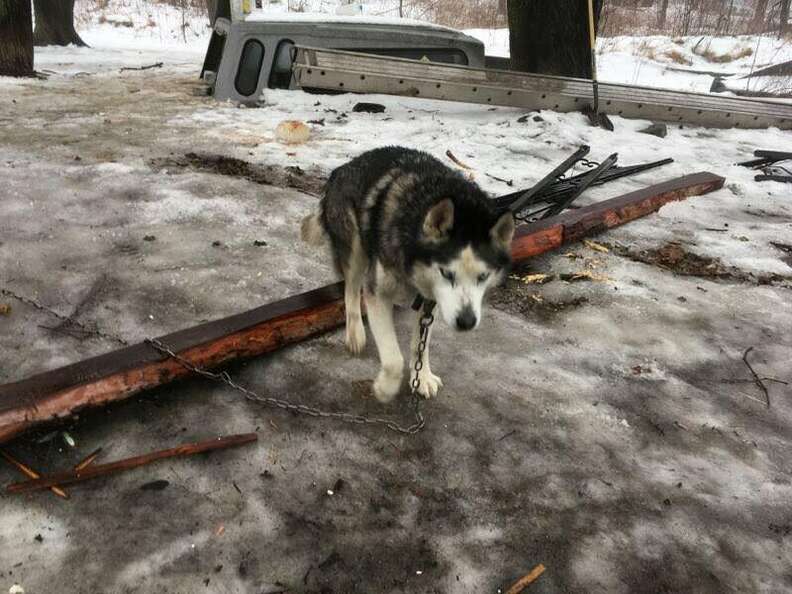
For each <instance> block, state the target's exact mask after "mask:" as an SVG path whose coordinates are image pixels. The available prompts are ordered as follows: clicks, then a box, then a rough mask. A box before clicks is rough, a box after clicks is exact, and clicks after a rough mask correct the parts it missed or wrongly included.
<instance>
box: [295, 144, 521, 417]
mask: <svg viewBox="0 0 792 594" xmlns="http://www.w3.org/2000/svg"><path fill="white" fill-rule="evenodd" d="M513 233H514V220H513V218H512V215H511V214H510V213H506V214H503V215H499V214H498V213H497V212H496V210H495V208H494V206H493V205H492V203H491V201H490V200H489V199H488V198H487V196H486V195H485V194H484V192H483V191H482V190H481V189H480V188H479V187H478V186H477V185H476V184H475V183H473V182H471V181H469V180H467V179H465V178H464V177H463V176H462V175H461V174H459V173H457V172H456V171H453V170H451V169H449V168H448V167H446V166H445V165H444V164H443V163H441V162H440V161H438V160H437V159H435V158H434V157H432V156H431V155H428V154H427V153H423V152H420V151H415V150H411V149H406V148H401V147H385V148H379V149H375V150H371V151H368V152H366V153H364V154H362V155H360V156H359V157H356V158H355V159H353V160H352V161H350V162H349V163H347V164H346V165H343V166H341V167H339V168H338V169H336V170H334V171H333V172H332V174H331V175H330V179H329V181H328V183H327V187H326V191H325V195H324V197H323V198H322V201H321V204H320V209H319V212H318V213H316V214H313V215H310V216H309V217H307V218H305V219H304V220H303V223H302V237H303V239H304V240H305V241H308V242H309V243H314V244H319V243H322V242H323V240H324V239H329V243H330V246H331V248H332V252H333V258H334V261H335V265H336V267H337V268H338V270H339V271H340V272H341V274H343V276H344V281H345V283H346V289H345V302H346V343H347V346H348V348H349V350H350V351H351V352H353V353H355V354H358V353H360V352H361V351H362V350H363V348H364V346H365V344H366V331H365V328H364V326H363V320H362V317H361V307H360V303H361V301H360V299H361V297H360V295H361V290H363V291H364V292H365V294H366V310H367V316H368V321H369V326H370V327H371V332H372V334H373V335H374V340H375V342H376V344H377V349H378V351H379V356H380V362H381V369H380V372H379V375H378V376H377V378H376V380H375V382H374V394H375V396H376V397H377V398H378V399H379V400H380V401H383V402H388V401H390V400H391V399H392V398H393V397H394V396H395V395H396V394H397V393H398V391H399V389H400V387H401V382H402V376H403V372H404V358H403V356H402V354H401V350H400V349H399V344H398V341H397V338H396V332H395V328H394V324H393V305H394V302H395V301H402V300H407V301H409V300H410V299H412V298H413V297H414V296H415V295H416V293H420V294H421V295H422V296H423V297H424V298H425V299H431V300H433V301H436V302H437V305H438V309H439V313H440V317H442V318H443V319H444V320H445V322H446V323H448V325H449V326H451V327H453V328H455V329H457V330H470V329H472V328H475V327H476V326H478V323H479V321H480V319H481V304H482V300H483V297H484V294H485V293H486V291H487V289H489V288H490V287H492V286H493V285H495V284H497V283H498V281H499V280H500V279H501V278H502V275H503V274H504V271H505V270H506V269H507V268H508V266H509V264H510V251H509V246H510V244H511V240H512V236H513ZM419 319H420V315H417V316H416V320H415V323H414V330H413V337H412V346H411V353H412V360H411V361H410V369H411V370H412V369H413V368H414V364H415V357H416V350H417V343H418V330H419V324H418V320H419ZM418 379H419V380H420V385H419V392H420V394H421V395H423V396H424V397H426V398H429V397H430V396H434V395H435V394H436V393H437V391H438V389H439V388H440V387H441V386H442V382H441V380H440V378H439V377H437V376H436V375H434V374H433V373H432V371H431V369H430V366H429V349H428V340H427V348H426V350H425V351H424V353H423V367H422V369H421V371H420V373H419V376H418Z"/></svg>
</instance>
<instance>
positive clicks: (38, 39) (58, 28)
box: [33, 0, 87, 46]
mask: <svg viewBox="0 0 792 594" xmlns="http://www.w3.org/2000/svg"><path fill="white" fill-rule="evenodd" d="M33 9H34V11H35V13H36V31H35V33H33V42H34V43H35V45H69V44H71V43H73V44H74V45H83V46H84V45H87V44H86V43H85V42H84V41H83V40H82V39H80V36H79V35H78V34H77V31H75V30H74V0H33Z"/></svg>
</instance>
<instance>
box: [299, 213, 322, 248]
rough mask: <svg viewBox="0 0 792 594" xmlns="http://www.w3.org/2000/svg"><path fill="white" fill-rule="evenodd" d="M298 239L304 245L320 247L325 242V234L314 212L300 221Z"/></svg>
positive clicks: (317, 215) (317, 214)
mask: <svg viewBox="0 0 792 594" xmlns="http://www.w3.org/2000/svg"><path fill="white" fill-rule="evenodd" d="M300 239H302V240H303V241H304V242H305V243H307V244H310V245H315V246H320V245H323V244H324V243H325V241H326V240H327V233H326V232H325V230H324V227H323V226H322V221H321V220H319V213H318V212H315V213H313V214H310V215H308V216H307V217H305V218H304V219H303V220H302V224H301V225H300Z"/></svg>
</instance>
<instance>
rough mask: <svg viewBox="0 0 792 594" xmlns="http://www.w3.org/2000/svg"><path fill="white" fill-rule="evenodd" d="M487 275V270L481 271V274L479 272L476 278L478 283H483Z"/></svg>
mask: <svg viewBox="0 0 792 594" xmlns="http://www.w3.org/2000/svg"><path fill="white" fill-rule="evenodd" d="M489 275H490V273H489V272H482V273H481V274H479V275H478V279H477V280H478V283H479V284H481V283H483V282H484V281H485V280H487V279H488V278H489Z"/></svg>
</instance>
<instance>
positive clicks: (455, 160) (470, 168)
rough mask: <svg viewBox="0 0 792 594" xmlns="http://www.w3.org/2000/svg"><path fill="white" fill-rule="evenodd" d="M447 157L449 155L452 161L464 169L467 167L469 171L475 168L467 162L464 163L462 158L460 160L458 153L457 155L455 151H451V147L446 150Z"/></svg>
mask: <svg viewBox="0 0 792 594" xmlns="http://www.w3.org/2000/svg"><path fill="white" fill-rule="evenodd" d="M446 157H448V158H449V159H451V160H452V161H453V162H454V163H455V164H457V165H459V166H460V167H461V168H462V169H467V170H468V171H472V170H473V168H472V167H471V166H470V165H466V164H465V163H463V162H462V161H460V160H459V159H458V158H457V157H456V155H455V154H454V153H452V152H451V150H450V149H449V150H447V151H446Z"/></svg>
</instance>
